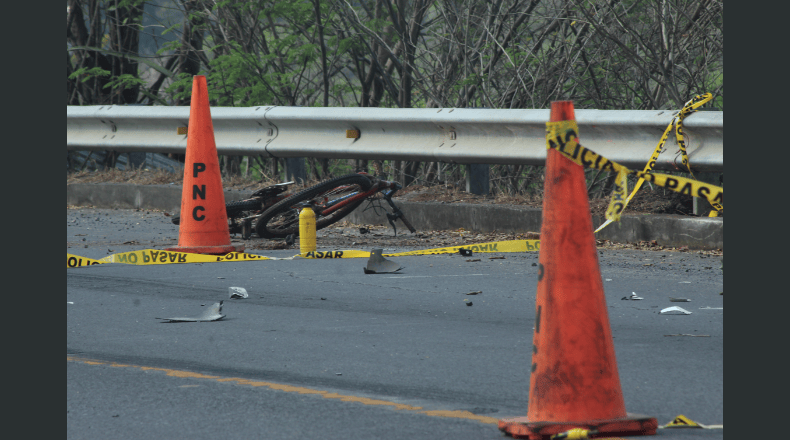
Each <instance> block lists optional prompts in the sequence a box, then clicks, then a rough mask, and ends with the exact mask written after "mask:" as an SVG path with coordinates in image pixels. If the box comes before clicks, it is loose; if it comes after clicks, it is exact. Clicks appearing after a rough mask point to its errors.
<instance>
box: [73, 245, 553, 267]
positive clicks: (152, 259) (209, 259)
mask: <svg viewBox="0 0 790 440" xmlns="http://www.w3.org/2000/svg"><path fill="white" fill-rule="evenodd" d="M461 248H464V249H467V250H471V251H472V252H473V253H474V252H536V251H539V250H540V240H506V241H494V242H488V243H477V244H465V245H460V246H450V247H444V248H435V249H423V250H417V251H408V252H397V253H394V254H383V255H384V256H385V257H405V256H411V255H435V254H454V253H457V252H458V251H459V249H461ZM369 257H370V251H359V250H328V251H314V252H305V253H301V254H297V255H294V256H293V257H287V258H275V257H264V256H262V255H255V254H247V253H243V252H231V253H229V254H227V255H220V256H217V255H203V254H191V253H186V252H172V251H165V250H156V249H143V250H139V251H130V252H123V253H118V254H112V255H108V256H106V257H104V258H101V259H98V260H94V259H91V258H86V257H81V256H79V255H73V254H69V253H67V254H66V267H67V268H72V267H84V266H91V265H94V264H104V263H123V264H136V265H151V264H179V263H220V262H237V261H260V260H293V259H329V258H369Z"/></svg>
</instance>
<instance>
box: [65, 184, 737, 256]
mask: <svg viewBox="0 0 790 440" xmlns="http://www.w3.org/2000/svg"><path fill="white" fill-rule="evenodd" d="M66 188H67V189H66V193H67V196H66V198H67V204H68V205H75V206H86V205H91V206H95V207H98V208H123V209H134V208H141V209H161V210H164V211H169V212H172V213H175V212H178V211H179V210H180V209H181V187H180V186H176V185H128V184H90V183H79V184H71V185H66ZM250 192H251V191H250V190H245V191H239V190H226V191H225V200H226V201H232V200H241V199H243V198H244V197H246V196H247V195H249V194H250ZM364 206H365V205H364V204H363V205H362V206H361V207H360V209H357V210H356V211H355V212H353V213H351V214H350V215H349V217H348V220H349V221H351V222H353V223H364V224H382V225H388V222H387V217H386V216H385V215H384V214H383V210H381V209H378V210H374V209H368V210H366V211H365V210H363V209H362V208H364ZM398 206H399V207H401V208H402V209H403V212H404V213H405V214H406V215H407V216H408V219H409V221H410V222H411V223H412V224H413V225H414V227H415V228H417V230H452V229H458V228H464V229H465V230H467V231H476V232H484V233H485V232H493V231H497V232H515V233H523V232H530V231H532V232H538V231H540V225H541V210H540V209H536V208H525V207H519V206H503V205H472V204H466V203H436V202H424V203H421V202H406V201H402V202H398ZM603 222H604V219H603V217H602V216H593V225H596V226H597V225H600V224H601V223H603ZM398 230H399V231H406V228H405V227H403V225H402V224H400V223H398ZM406 233H408V232H406ZM596 238H597V239H606V240H611V241H612V242H616V243H635V242H639V241H651V240H655V241H656V242H657V243H658V244H659V245H663V246H671V247H680V246H688V247H689V248H690V249H722V250H723V249H724V219H723V218H708V217H686V216H676V215H658V214H653V215H624V216H623V217H622V219H621V221H620V222H617V223H613V224H611V225H609V226H607V227H606V228H605V229H603V230H602V231H601V232H599V233H598V234H596Z"/></svg>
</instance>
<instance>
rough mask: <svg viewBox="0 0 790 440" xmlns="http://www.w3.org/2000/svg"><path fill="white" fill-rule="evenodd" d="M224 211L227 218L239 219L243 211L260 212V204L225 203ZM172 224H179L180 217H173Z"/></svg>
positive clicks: (247, 201)
mask: <svg viewBox="0 0 790 440" xmlns="http://www.w3.org/2000/svg"><path fill="white" fill-rule="evenodd" d="M225 209H226V210H227V211H226V212H227V215H228V218H232V217H239V214H241V213H243V212H244V211H260V210H261V202H260V201H259V200H255V199H249V200H237V201H235V202H228V203H226V204H225ZM172 222H173V224H174V225H177V224H180V223H181V216H180V215H176V216H174V217H173V219H172Z"/></svg>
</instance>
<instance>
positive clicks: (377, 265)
mask: <svg viewBox="0 0 790 440" xmlns="http://www.w3.org/2000/svg"><path fill="white" fill-rule="evenodd" d="M383 251H384V250H383V249H373V250H372V251H370V258H369V259H368V265H367V266H366V267H365V268H364V269H365V273H366V274H377V273H393V272H397V271H399V270H401V269H403V267H402V266H401V265H399V264H398V263H396V262H394V261H391V260H387V259H386V258H384V257H382V256H381V253H382V252H383Z"/></svg>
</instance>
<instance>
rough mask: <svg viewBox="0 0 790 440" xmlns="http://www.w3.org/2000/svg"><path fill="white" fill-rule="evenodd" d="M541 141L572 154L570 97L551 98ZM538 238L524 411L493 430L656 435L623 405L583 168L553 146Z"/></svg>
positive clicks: (532, 435) (651, 424) (574, 135)
mask: <svg viewBox="0 0 790 440" xmlns="http://www.w3.org/2000/svg"><path fill="white" fill-rule="evenodd" d="M546 141H547V145H549V144H552V146H559V148H562V149H563V151H568V152H570V153H571V154H573V152H574V149H575V148H576V146H577V145H578V128H577V127H576V121H575V116H574V111H573V102H571V101H559V102H553V103H552V106H551V118H550V123H549V124H547V138H546ZM576 154H578V150H576ZM540 239H541V241H540V254H539V257H538V287H537V297H536V301H535V302H536V304H535V306H536V307H535V309H536V310H535V330H534V334H533V339H532V341H533V342H532V344H533V345H532V366H531V374H530V389H529V404H528V410H527V416H526V417H517V418H510V419H502V420H500V421H499V429H500V430H501V431H504V432H505V433H506V434H508V435H510V436H512V437H515V438H528V439H532V440H537V439H549V438H551V436H552V435H556V434H559V433H564V432H567V431H570V430H571V429H574V430H585V431H586V432H587V433H589V434H590V435H591V437H596V436H597V437H607V436H612V435H623V436H627V435H652V434H655V433H656V428H657V427H658V422H657V421H656V419H655V418H653V417H647V416H642V415H638V414H630V413H626V411H625V404H624V402H623V394H622V390H621V388H620V377H619V374H618V371H617V361H616V359H615V352H614V345H613V340H612V333H611V328H610V326H609V316H608V313H607V307H606V298H605V297H604V290H603V280H602V279H601V272H600V268H599V266H598V254H597V250H596V246H595V237H594V236H593V224H592V217H591V215H590V205H589V201H588V199H587V186H586V182H585V178H584V169H583V168H582V167H581V166H579V165H577V164H575V163H573V162H572V161H571V160H569V159H567V158H565V157H563V156H562V155H561V154H560V153H559V152H558V151H555V150H554V149H548V151H547V157H546V179H545V194H544V199H543V223H542V226H541V231H540Z"/></svg>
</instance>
